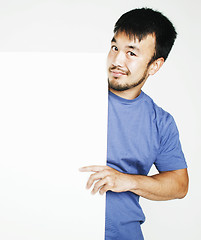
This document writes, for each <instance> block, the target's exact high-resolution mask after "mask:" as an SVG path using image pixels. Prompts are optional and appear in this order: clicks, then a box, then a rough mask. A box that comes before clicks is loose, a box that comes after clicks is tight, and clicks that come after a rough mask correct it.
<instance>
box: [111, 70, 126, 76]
mask: <svg viewBox="0 0 201 240" xmlns="http://www.w3.org/2000/svg"><path fill="white" fill-rule="evenodd" d="M110 72H111V74H112V76H113V77H121V76H124V75H127V74H126V73H124V72H119V71H110Z"/></svg>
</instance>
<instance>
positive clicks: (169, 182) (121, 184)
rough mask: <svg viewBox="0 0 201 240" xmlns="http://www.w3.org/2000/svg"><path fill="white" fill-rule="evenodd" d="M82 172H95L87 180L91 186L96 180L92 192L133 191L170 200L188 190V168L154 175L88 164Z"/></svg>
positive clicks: (152, 198) (149, 197)
mask: <svg viewBox="0 0 201 240" xmlns="http://www.w3.org/2000/svg"><path fill="white" fill-rule="evenodd" d="M80 171H82V172H95V173H94V174H91V176H90V177H89V180H88V182H87V188H90V187H91V186H92V185H93V183H94V182H95V181H97V182H96V183H95V184H94V188H93V190H92V194H95V193H96V192H98V191H99V192H100V194H104V193H105V192H107V191H109V190H110V191H113V192H125V191H131V192H133V193H135V194H137V195H139V196H142V197H144V198H147V199H150V200H156V201H160V200H170V199H175V198H183V197H184V196H185V195H186V194H187V191H188V173H187V169H180V170H174V171H168V172H160V173H159V174H156V175H153V176H144V175H131V174H125V173H121V172H119V171H117V170H115V169H113V168H111V167H108V166H88V167H83V168H81V169H80Z"/></svg>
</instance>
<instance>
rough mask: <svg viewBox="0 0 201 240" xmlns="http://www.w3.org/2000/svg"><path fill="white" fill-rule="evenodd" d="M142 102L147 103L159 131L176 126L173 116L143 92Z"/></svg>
mask: <svg viewBox="0 0 201 240" xmlns="http://www.w3.org/2000/svg"><path fill="white" fill-rule="evenodd" d="M144 102H145V105H147V108H148V109H149V112H150V113H151V114H152V117H153V118H154V120H155V122H156V125H157V128H158V130H159V132H160V131H162V130H165V129H167V128H169V127H173V128H176V123H175V120H174V118H173V116H172V115H171V114H170V113H169V112H167V111H166V110H164V109H163V108H162V107H160V106H158V105H157V104H156V103H155V102H154V100H153V99H152V98H151V97H150V96H148V95H147V94H146V93H144Z"/></svg>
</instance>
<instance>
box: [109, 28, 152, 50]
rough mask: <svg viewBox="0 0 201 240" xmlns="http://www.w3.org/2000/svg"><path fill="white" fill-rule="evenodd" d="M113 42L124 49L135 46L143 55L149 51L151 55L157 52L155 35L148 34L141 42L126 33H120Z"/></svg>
mask: <svg viewBox="0 0 201 240" xmlns="http://www.w3.org/2000/svg"><path fill="white" fill-rule="evenodd" d="M111 42H112V43H113V42H115V43H116V44H117V45H119V47H122V48H127V47H130V46H133V47H134V48H136V49H138V50H139V51H140V52H141V53H146V52H147V51H149V52H151V53H153V52H155V35H153V34H148V35H147V36H145V37H144V38H143V39H142V40H141V41H139V39H138V38H137V37H135V36H132V35H128V34H126V33H125V32H118V33H117V34H115V35H114V37H113V38H112V41H111Z"/></svg>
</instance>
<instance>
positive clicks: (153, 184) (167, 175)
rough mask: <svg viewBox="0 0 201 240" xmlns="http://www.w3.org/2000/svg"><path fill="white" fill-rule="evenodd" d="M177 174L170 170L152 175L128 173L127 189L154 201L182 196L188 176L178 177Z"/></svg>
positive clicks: (184, 193) (185, 189) (186, 185)
mask: <svg viewBox="0 0 201 240" xmlns="http://www.w3.org/2000/svg"><path fill="white" fill-rule="evenodd" d="M182 171H184V169H182ZM179 174H180V172H179V171H177V173H175V171H170V172H163V173H159V174H156V175H153V176H143V175H130V176H129V179H130V180H129V184H130V185H129V191H131V192H133V193H135V194H137V195H139V196H142V197H144V198H147V199H150V200H155V201H162V200H170V199H176V198H183V197H184V196H185V195H186V193H187V190H188V179H187V178H188V177H187V175H186V176H185V177H183V178H179Z"/></svg>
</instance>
